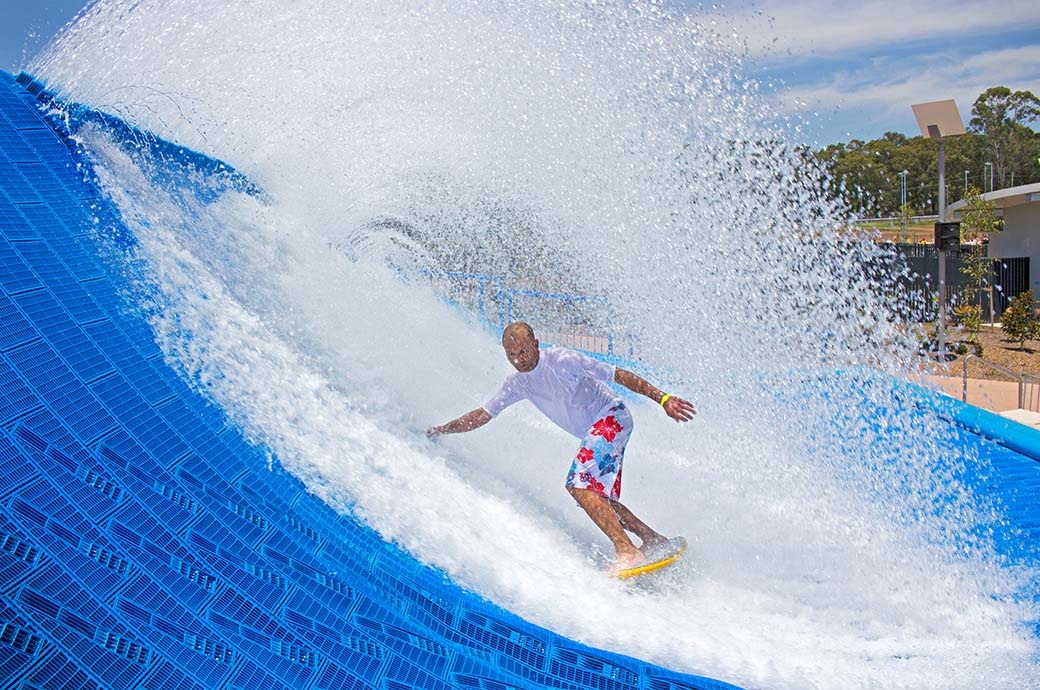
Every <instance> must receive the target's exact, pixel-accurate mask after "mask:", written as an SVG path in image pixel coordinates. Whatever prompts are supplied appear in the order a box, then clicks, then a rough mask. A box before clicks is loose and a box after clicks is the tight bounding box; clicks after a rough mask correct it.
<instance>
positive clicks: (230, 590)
mask: <svg viewBox="0 0 1040 690" xmlns="http://www.w3.org/2000/svg"><path fill="white" fill-rule="evenodd" d="M20 82H21V83H16V81H15V80H14V79H12V77H11V76H10V75H8V74H6V73H3V72H0V267H2V273H0V463H2V465H0V466H2V467H3V469H4V471H3V474H2V476H0V574H2V577H0V684H2V685H3V687H24V688H57V687H62V688H129V687H148V688H153V689H159V688H162V689H164V690H167V689H173V688H216V687H221V688H272V689H277V688H387V689H392V690H393V689H403V688H486V689H488V690H492V689H494V690H498V689H503V688H512V687H516V688H526V687H557V688H575V689H577V688H597V689H599V690H628V689H629V688H632V689H635V688H653V689H655V690H671V689H673V688H674V689H676V690H678V689H680V688H700V689H703V690H715V689H722V688H731V687H733V686H730V685H727V684H725V683H720V682H717V681H713V680H710V679H704V678H698V677H693V676H688V675H678V674H674V673H671V672H669V671H667V670H665V669H661V668H657V667H654V666H651V665H648V664H645V663H642V662H640V661H637V660H634V659H630V658H626V657H622V656H618V655H615V654H610V653H607V652H602V651H596V650H593V649H589V648H587V647H584V646H582V645H580V644H578V643H575V642H573V641H570V640H567V639H565V638H562V637H560V636H558V635H555V634H553V633H551V632H549V631H546V630H543V629H540V628H537V627H534V626H532V625H530V624H528V623H525V622H524V621H522V620H520V619H518V618H517V617H516V616H514V615H512V614H510V613H508V612H507V611H503V610H501V609H499V608H497V607H495V606H493V605H491V604H489V603H487V602H485V601H483V600H481V599H479V598H478V597H475V596H473V595H472V594H469V593H467V592H464V591H462V590H460V589H459V588H457V587H456V586H454V585H453V584H452V583H450V582H448V581H447V580H446V579H445V578H444V576H443V575H442V574H440V573H438V572H435V571H432V570H430V569H427V568H425V567H423V566H422V565H420V564H419V563H417V562H416V561H415V560H413V559H412V558H411V557H410V556H408V555H407V554H405V553H403V552H401V551H400V550H399V549H397V548H396V547H394V546H393V545H390V544H387V543H385V542H383V541H382V539H381V538H380V537H379V536H378V535H377V534H375V533H374V532H372V531H371V530H370V529H368V528H367V527H365V526H363V525H361V524H360V523H358V522H356V521H355V520H353V519H351V518H350V517H347V516H343V515H339V514H337V513H335V512H334V511H332V510H331V509H330V508H328V506H326V505H325V504H323V503H322V502H321V501H319V500H318V499H316V498H314V497H313V496H311V495H310V494H308V493H307V491H306V490H305V488H304V487H303V485H302V484H301V483H300V482H299V481H298V480H296V479H295V478H294V477H292V476H290V475H288V474H287V473H285V472H283V471H280V470H279V469H278V468H277V467H276V468H275V469H274V470H273V471H272V470H271V469H270V468H269V466H268V460H267V458H266V456H265V455H264V454H263V453H262V452H260V451H258V450H257V449H256V448H254V447H252V446H250V445H248V444H247V443H246V442H245V440H244V439H243V438H242V437H241V436H240V435H239V434H238V433H237V431H235V430H234V429H231V428H228V427H227V426H226V420H225V418H224V416H223V414H222V413H221V411H220V410H218V409H215V408H214V407H213V406H212V405H211V404H209V403H208V402H206V401H205V400H204V399H202V398H201V397H199V396H198V395H196V394H195V393H193V392H192V391H191V390H190V389H189V388H188V387H187V386H186V385H185V384H184V383H183V382H182V381H181V380H180V379H179V378H178V377H177V375H176V374H175V373H174V372H173V371H172V370H170V369H169V368H168V367H167V366H166V365H165V364H164V363H163V361H162V359H161V357H160V353H159V351H158V349H157V347H156V345H155V343H154V342H153V341H152V337H151V334H150V332H149V329H148V327H147V325H146V324H145V323H144V321H143V318H142V317H141V316H140V315H139V314H135V313H134V310H133V309H128V305H126V304H125V303H123V302H122V301H121V298H120V297H119V286H120V283H119V280H120V279H119V277H118V276H113V275H110V273H109V271H108V268H107V267H106V265H105V264H104V262H102V261H101V260H100V259H99V257H98V255H97V248H96V247H95V245H94V243H93V239H92V237H93V234H92V233H94V232H95V227H96V225H95V224H97V226H101V227H106V228H109V229H110V230H116V231H119V230H120V227H119V222H118V218H116V217H115V214H114V213H113V212H112V211H111V210H110V209H109V208H107V207H106V205H105V203H104V202H103V201H102V200H101V199H100V198H99V195H98V193H97V190H96V188H95V187H94V186H92V185H91V184H90V183H88V182H84V179H83V178H84V173H87V174H88V176H89V170H88V169H85V168H83V167H82V166H83V162H82V160H79V159H78V157H77V156H76V152H75V147H74V145H73V143H72V142H71V141H70V140H69V139H68V138H67V137H65V136H64V135H63V134H62V133H59V132H58V131H56V130H55V129H54V128H52V127H51V125H50V124H48V122H47V121H46V120H45V119H44V118H43V117H42V116H41V115H40V113H39V107H38V106H39V101H38V97H41V96H42V97H44V98H46V94H41V92H40V88H39V85H38V84H36V83H34V82H33V81H32V80H30V79H27V78H24V77H23V78H20ZM79 116H82V117H96V118H100V119H101V120H102V121H103V122H104V124H105V125H106V126H108V127H109V128H110V129H111V130H113V131H116V132H117V133H118V132H119V131H120V129H122V130H123V131H126V132H129V131H130V130H129V128H127V126H126V125H125V124H123V123H120V122H119V121H118V120H115V119H113V118H109V117H106V116H104V115H101V114H97V113H87V112H85V111H84V112H79V113H77V112H76V111H75V110H73V111H72V119H73V120H75V119H76V118H77V117H79ZM138 135H139V133H134V136H138ZM151 143H152V144H153V145H155V146H160V147H161V146H163V145H165V142H161V141H159V140H153V141H152V142H151ZM169 154H170V155H175V156H178V157H179V160H181V161H182V162H184V163H185V166H186V167H190V166H195V167H196V168H206V169H208V170H210V171H220V170H224V168H222V167H221V166H220V164H219V163H216V162H214V161H211V160H209V159H205V158H204V157H201V156H198V154H194V153H192V152H185V151H182V150H180V149H179V148H177V147H173V146H169ZM229 184H234V185H243V186H248V183H247V182H245V181H243V180H241V179H240V178H236V177H235V176H234V174H230V175H229ZM123 232H125V230H123ZM124 240H125V241H127V242H132V238H130V237H125V238H124Z"/></svg>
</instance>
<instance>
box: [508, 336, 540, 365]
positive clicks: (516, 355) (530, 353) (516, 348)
mask: <svg viewBox="0 0 1040 690" xmlns="http://www.w3.org/2000/svg"><path fill="white" fill-rule="evenodd" d="M502 347H503V348H505V351H506V357H508V358H509V363H510V364H512V365H513V366H514V367H516V370H517V371H520V372H528V371H531V370H533V369H534V368H535V367H536V366H538V339H537V338H531V337H529V336H528V335H527V334H526V333H523V332H514V333H510V334H509V335H507V336H506V337H505V339H503V341H502Z"/></svg>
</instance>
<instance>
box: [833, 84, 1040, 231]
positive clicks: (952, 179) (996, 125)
mask: <svg viewBox="0 0 1040 690" xmlns="http://www.w3.org/2000/svg"><path fill="white" fill-rule="evenodd" d="M972 115H973V117H972V119H971V131H970V132H969V133H967V134H964V135H961V136H957V137H949V138H948V139H946V140H945V147H946V183H947V187H948V195H947V200H948V201H955V200H957V199H962V198H965V197H966V196H967V194H968V191H969V190H968V187H969V186H972V185H974V186H975V187H977V188H978V189H980V190H984V191H988V190H989V168H987V166H986V163H992V164H993V177H994V189H1001V188H1003V187H1006V186H1011V185H1023V184H1030V183H1033V182H1040V165H1038V164H1037V159H1038V158H1040V133H1037V132H1036V131H1034V130H1033V129H1031V128H1030V127H1029V126H1028V124H1029V123H1031V122H1034V121H1036V120H1038V119H1040V99H1037V97H1036V96H1034V95H1033V94H1032V93H1030V92H1029V91H1015V92H1012V91H1011V90H1010V89H1008V88H1006V87H1003V86H997V87H993V88H991V89H987V90H986V91H985V92H984V93H983V94H982V95H980V96H979V97H978V99H977V100H976V101H975V104H974V105H973V107H972ZM813 155H814V156H815V158H816V159H817V160H819V161H820V162H822V163H823V164H824V166H825V167H826V168H827V169H828V171H829V172H830V177H831V187H830V188H829V190H828V191H829V193H831V194H832V195H834V196H837V197H840V198H842V199H844V200H846V201H847V202H849V203H851V204H852V205H853V207H854V208H855V209H856V210H857V211H858V212H859V213H861V214H862V215H863V216H866V217H892V216H895V217H901V216H900V205H901V203H902V198H901V180H900V172H901V171H903V170H906V171H907V175H906V194H907V196H906V205H907V206H908V207H910V208H912V209H915V210H917V211H918V212H920V213H922V214H927V215H931V214H935V213H937V212H938V180H937V174H936V172H937V168H938V160H937V157H938V150H937V147H936V146H935V142H933V141H931V140H930V139H927V138H925V137H921V136H916V137H907V136H905V135H903V134H899V133H896V132H887V133H886V134H885V135H884V136H882V137H881V138H880V139H874V140H873V141H862V140H859V139H853V140H852V141H850V142H848V143H844V144H842V143H839V144H832V145H830V146H827V147H826V148H823V149H820V150H818V151H816V152H815V153H814V154H813ZM965 172H967V176H965Z"/></svg>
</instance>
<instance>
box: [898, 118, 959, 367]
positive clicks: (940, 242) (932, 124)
mask: <svg viewBox="0 0 1040 690" xmlns="http://www.w3.org/2000/svg"><path fill="white" fill-rule="evenodd" d="M910 107H911V108H913V111H914V117H916V118H917V126H918V127H920V128H921V134H922V135H923V136H926V137H928V138H930V139H934V140H935V142H936V143H937V144H938V145H939V222H937V223H936V224H935V243H936V249H937V250H938V251H939V324H938V327H937V328H936V330H937V331H938V333H937V335H938V340H939V342H938V348H939V351H938V353H936V356H937V358H939V359H941V360H942V361H943V362H945V361H946V332H945V331H946V242H947V241H946V238H945V237H943V236H942V235H943V234H944V232H943V226H944V225H945V224H946V223H945V221H946V147H945V146H944V145H943V137H949V136H955V135H958V134H964V122H963V121H962V120H961V114H960V113H959V112H957V103H956V102H954V100H953V99H952V98H951V99H949V100H946V101H934V102H931V103H919V104H917V105H913V106H910Z"/></svg>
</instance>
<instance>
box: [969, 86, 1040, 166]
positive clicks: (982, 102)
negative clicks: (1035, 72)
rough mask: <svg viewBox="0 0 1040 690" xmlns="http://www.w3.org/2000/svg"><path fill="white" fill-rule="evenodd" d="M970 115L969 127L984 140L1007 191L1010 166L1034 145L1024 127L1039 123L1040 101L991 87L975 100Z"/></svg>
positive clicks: (1030, 95) (1025, 95)
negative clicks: (1024, 150) (1031, 123)
mask: <svg viewBox="0 0 1040 690" xmlns="http://www.w3.org/2000/svg"><path fill="white" fill-rule="evenodd" d="M971 114H972V118H971V124H970V127H971V129H972V130H973V131H975V132H977V133H979V134H982V135H984V136H985V138H986V141H987V144H988V151H989V154H990V156H991V158H992V160H991V161H990V162H992V163H993V170H994V172H995V173H996V177H997V180H998V183H999V185H1000V187H1006V186H1007V185H1008V179H1009V177H1011V176H1012V174H1013V170H1014V168H1013V167H1012V163H1013V162H1014V161H1017V160H1018V159H1020V158H1021V157H1022V154H1023V149H1024V148H1031V144H1032V143H1033V138H1034V132H1033V131H1032V130H1031V129H1030V128H1029V127H1027V126H1026V124H1027V123H1029V122H1034V121H1036V120H1037V119H1040V99H1038V98H1037V97H1036V96H1035V95H1034V94H1033V93H1032V92H1031V91H1012V90H1011V89H1009V88H1007V87H1006V86H994V87H992V88H989V89H986V90H985V91H984V92H982V94H981V95H980V96H979V97H978V98H977V99H975V104H974V105H973V106H972V107H971ZM1022 172H1025V171H1022ZM1020 179H1021V175H1020Z"/></svg>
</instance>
